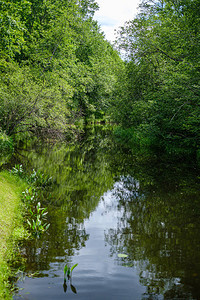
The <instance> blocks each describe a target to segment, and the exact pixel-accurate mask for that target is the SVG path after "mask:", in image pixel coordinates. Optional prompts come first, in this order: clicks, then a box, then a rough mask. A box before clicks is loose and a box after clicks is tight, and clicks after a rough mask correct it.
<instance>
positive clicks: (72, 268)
mask: <svg viewBox="0 0 200 300" xmlns="http://www.w3.org/2000/svg"><path fill="white" fill-rule="evenodd" d="M77 266H78V264H75V265H73V266H72V267H71V272H72V271H73V270H74V268H76V267H77Z"/></svg>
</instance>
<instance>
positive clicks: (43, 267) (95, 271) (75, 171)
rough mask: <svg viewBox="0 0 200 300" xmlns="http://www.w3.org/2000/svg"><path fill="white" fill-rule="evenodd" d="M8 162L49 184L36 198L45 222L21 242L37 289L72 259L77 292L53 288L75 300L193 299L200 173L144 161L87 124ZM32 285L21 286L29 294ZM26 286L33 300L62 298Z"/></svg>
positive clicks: (199, 243) (199, 284)
mask: <svg viewBox="0 0 200 300" xmlns="http://www.w3.org/2000/svg"><path fill="white" fill-rule="evenodd" d="M28 149H29V150H28ZM15 159H16V161H18V162H20V163H22V164H23V165H24V166H25V168H26V169H27V170H29V169H30V170H31V169H33V168H35V169H39V170H41V171H42V172H43V173H44V174H48V175H49V176H51V177H52V182H53V184H52V187H51V189H50V191H48V193H46V194H45V193H44V199H43V203H45V205H46V206H48V211H49V220H48V222H49V223H50V224H51V226H50V228H49V230H48V232H47V233H46V234H44V236H43V237H41V238H40V239H37V240H32V241H29V242H28V243H27V244H26V245H25V246H24V248H23V256H24V257H25V258H26V274H32V273H34V272H37V275H36V277H37V280H38V281H35V282H37V284H38V286H40V283H39V279H41V280H42V279H43V278H46V279H48V278H49V280H50V281H51V280H52V284H55V282H56V283H57V280H58V279H59V278H60V277H62V276H63V274H62V271H63V266H64V265H65V264H66V263H68V264H69V265H70V264H72V261H75V262H76V260H79V266H78V268H77V270H76V271H75V274H77V277H76V279H75V286H77V289H76V288H75V286H74V285H72V284H71V282H64V284H63V286H62V284H61V285H60V286H59V289H60V290H61V289H62V291H63V294H65V293H66V292H67V296H68V297H69V299H71V298H70V297H72V294H74V293H76V292H77V290H79V291H80V292H78V293H77V297H79V299H95V300H96V299H102V297H104V298H105V299H109V300H110V299H111V300H112V299H199V298H200V192H199V191H200V180H199V179H200V177H199V173H198V171H199V170H198V169H197V168H196V167H195V166H194V165H193V166H192V165H188V164H186V163H180V162H179V163H178V164H175V163H171V162H169V161H168V162H165V163H163V162H159V161H155V160H154V161H149V162H147V161H142V159H141V157H140V158H139V159H138V157H137V155H133V151H129V150H128V149H123V147H121V146H120V147H119V146H118V145H117V144H116V143H115V141H114V139H113V136H112V131H111V130H109V129H108V128H106V127H93V128H92V129H88V130H87V131H86V132H85V133H84V135H83V136H82V140H81V141H80V142H79V143H77V144H68V145H66V144H64V143H63V144H59V145H54V146H53V147H52V146H51V147H50V146H48V145H46V146H44V145H39V144H38V145H35V147H32V148H26V149H21V150H20V155H19V156H18V157H16V158H15ZM108 195H109V197H108ZM108 198H109V199H108ZM108 200H109V201H108ZM102 207H103V208H102ZM112 220H113V221H112ZM101 232H102V238H101V237H100V233H101ZM100 239H102V241H100ZM101 242H102V243H101ZM95 247H96V248H95ZM98 247H99V248H98ZM94 248H95V249H97V250H98V249H100V250H99V251H100V252H95V251H96V250H95V251H94ZM88 253H89V254H88ZM94 253H95V254H94ZM98 253H99V254H98ZM119 254H124V256H120V255H119ZM99 261H101V265H102V266H101V267H99V266H98V263H99ZM134 276H135V277H134ZM123 278H124V279H123ZM124 280H125V281H124ZM133 280H135V283H134V284H135V287H133V286H134V284H133ZM92 282H94V283H92ZM122 282H123V285H124V287H123V285H122ZM137 282H138V283H137ZM34 284H36V283H33V281H31V280H30V282H29V281H28V285H27V286H28V287H27V286H26V285H23V284H19V286H20V287H22V288H25V292H27V291H28V288H29V289H30V290H31V288H30V286H31V285H33V288H34ZM48 284H50V283H49V282H48ZM92 284H93V285H92ZM91 286H92V287H94V289H95V291H93V294H92V288H91ZM69 287H71V288H70V289H69ZM33 288H32V290H31V291H32V292H33V298H32V297H31V295H30V297H29V296H26V298H25V299H38V300H39V299H57V298H56V297H57V296H58V297H59V299H62V297H63V296H62V295H61V294H59V293H58V292H55V295H57V296H55V295H53V294H52V295H49V294H48V295H47V296H46V297H45V296H44V294H42V292H41V294H39V296H37V297H36V296H35V298H34V291H33ZM40 288H41V289H42V287H41V286H40ZM55 289H56V288H55ZM90 289H91V294H90V293H89V290H90ZM70 291H71V292H72V293H71V294H70V293H69V292H70ZM21 294H22V296H23V292H22V293H21ZM65 296H66V295H65ZM15 299H18V298H17V295H16V297H15ZM63 299H64V297H63Z"/></svg>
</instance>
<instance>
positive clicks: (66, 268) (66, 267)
mask: <svg viewBox="0 0 200 300" xmlns="http://www.w3.org/2000/svg"><path fill="white" fill-rule="evenodd" d="M67 270H68V265H65V267H64V274H66V273H67Z"/></svg>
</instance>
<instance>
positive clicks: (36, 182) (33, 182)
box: [11, 165, 50, 236]
mask: <svg viewBox="0 0 200 300" xmlns="http://www.w3.org/2000/svg"><path fill="white" fill-rule="evenodd" d="M11 173H12V174H13V175H16V176H18V177H20V178H23V179H24V180H25V181H26V182H27V183H28V184H29V185H30V186H29V187H28V188H27V189H26V190H25V191H23V192H22V200H23V203H24V212H25V219H26V221H27V224H28V225H29V228H30V230H31V234H32V235H35V236H40V235H41V233H43V232H45V231H46V230H47V229H48V228H49V226H50V224H47V223H45V220H46V215H47V214H48V212H47V208H42V207H41V203H40V201H38V197H39V195H40V191H41V188H42V187H44V186H45V185H46V184H47V182H48V181H49V180H50V178H49V177H45V176H44V175H43V174H42V173H41V172H40V171H37V172H36V171H35V170H33V172H32V174H31V175H27V173H26V172H24V170H23V167H22V165H15V167H13V168H12V170H11Z"/></svg>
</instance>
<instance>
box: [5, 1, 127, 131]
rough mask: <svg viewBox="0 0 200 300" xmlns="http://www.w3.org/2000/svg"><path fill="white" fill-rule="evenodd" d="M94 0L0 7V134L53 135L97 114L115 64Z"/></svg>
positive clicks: (111, 81)
mask: <svg viewBox="0 0 200 300" xmlns="http://www.w3.org/2000/svg"><path fill="white" fill-rule="evenodd" d="M97 9H98V6H97V4H96V3H95V2H94V0H80V1H76V0H48V1H41V0H40V1H38V0H22V1H21V0H17V1H0V34H1V42H0V82H1V84H0V128H1V129H2V130H3V131H4V132H5V133H6V134H8V135H13V134H16V133H19V132H27V131H29V132H32V133H34V134H35V133H37V134H38V133H41V132H42V133H44V134H45V135H47V134H50V135H51V136H53V135H58V134H60V132H62V131H63V130H66V124H69V123H70V124H74V123H75V122H76V121H77V120H78V119H80V118H82V117H84V118H85V117H86V118H88V117H91V116H97V117H100V116H102V115H104V113H105V111H106V109H107V106H108V103H109V99H110V98H112V94H113V89H114V85H115V82H116V75H115V70H116V68H118V67H117V66H118V65H120V64H121V63H122V62H121V59H120V58H119V56H118V54H117V52H116V51H114V50H113V48H112V47H111V45H110V44H109V43H108V42H107V41H106V40H105V38H104V35H103V34H102V33H101V31H100V28H99V26H98V24H97V22H95V21H94V20H93V14H94V12H95V10H97Z"/></svg>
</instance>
